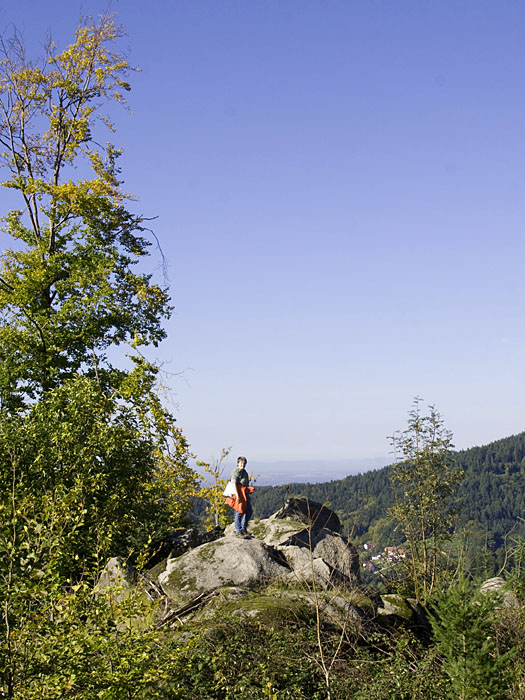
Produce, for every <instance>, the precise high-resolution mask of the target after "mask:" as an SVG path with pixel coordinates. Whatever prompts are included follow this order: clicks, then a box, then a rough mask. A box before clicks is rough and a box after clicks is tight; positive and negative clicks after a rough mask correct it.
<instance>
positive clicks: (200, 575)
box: [158, 537, 289, 602]
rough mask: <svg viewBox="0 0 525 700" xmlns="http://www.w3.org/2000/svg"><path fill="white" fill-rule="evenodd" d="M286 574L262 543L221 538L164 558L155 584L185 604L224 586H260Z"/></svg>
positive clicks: (282, 562) (276, 555)
mask: <svg viewBox="0 0 525 700" xmlns="http://www.w3.org/2000/svg"><path fill="white" fill-rule="evenodd" d="M288 571H289V569H288V566H287V564H286V561H285V560H284V559H283V558H282V557H281V556H280V555H279V553H278V552H276V551H275V550H274V549H272V548H271V547H268V546H267V545H265V544H264V543H263V542H259V541H258V540H256V539H252V540H244V539H239V538H235V537H223V538H221V539H219V540H216V541H215V542H210V543H207V544H203V545H201V546H200V547H197V548H196V549H193V550H191V551H189V552H187V553H186V554H183V555H182V556H181V557H178V558H176V559H168V560H167V564H166V569H165V571H163V572H162V573H160V574H159V577H158V581H159V584H160V585H161V586H162V589H163V590H164V592H165V593H166V594H167V595H168V596H169V597H170V598H173V599H174V600H176V601H179V602H185V601H187V600H191V599H192V598H194V597H195V596H196V595H198V594H200V593H208V592H211V591H214V590H216V589H218V588H222V587H224V586H242V587H248V588H249V587H253V586H256V585H261V584H264V583H267V582H268V581H271V580H272V579H279V578H282V577H283V574H284V573H288Z"/></svg>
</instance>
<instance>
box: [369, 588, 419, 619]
mask: <svg viewBox="0 0 525 700" xmlns="http://www.w3.org/2000/svg"><path fill="white" fill-rule="evenodd" d="M381 602H382V604H383V607H379V608H378V609H377V614H378V615H379V616H380V617H389V616H395V617H397V618H401V619H402V620H404V621H405V622H411V621H412V620H414V619H415V616H416V613H415V610H414V608H413V606H412V605H411V604H410V601H409V599H408V598H404V597H403V596H402V595H399V593H385V594H384V595H382V596H381Z"/></svg>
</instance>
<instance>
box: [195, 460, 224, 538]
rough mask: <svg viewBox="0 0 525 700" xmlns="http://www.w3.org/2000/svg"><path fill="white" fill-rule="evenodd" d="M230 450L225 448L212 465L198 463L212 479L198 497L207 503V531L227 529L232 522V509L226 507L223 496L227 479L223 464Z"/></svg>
mask: <svg viewBox="0 0 525 700" xmlns="http://www.w3.org/2000/svg"><path fill="white" fill-rule="evenodd" d="M230 450H231V447H223V448H222V450H221V456H220V457H219V458H218V459H216V460H215V461H214V462H213V463H212V464H210V463H209V462H203V461H198V462H197V466H199V467H201V468H202V469H204V473H205V474H209V476H210V477H211V480H210V483H208V484H206V485H205V486H202V487H201V488H200V489H199V492H198V497H199V498H202V499H203V500H204V501H205V502H206V513H205V516H204V524H205V525H206V529H207V530H212V529H213V528H214V527H226V526H227V525H229V523H230V522H231V508H230V507H229V506H227V505H226V503H225V502H224V496H223V493H224V489H225V488H226V479H224V477H223V476H222V473H223V462H224V460H225V459H226V457H227V456H228V455H229V454H230ZM204 479H206V477H204Z"/></svg>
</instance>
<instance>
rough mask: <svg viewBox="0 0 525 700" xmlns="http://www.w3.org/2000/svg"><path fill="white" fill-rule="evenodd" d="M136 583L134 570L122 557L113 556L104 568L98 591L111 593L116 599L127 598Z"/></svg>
mask: <svg viewBox="0 0 525 700" xmlns="http://www.w3.org/2000/svg"><path fill="white" fill-rule="evenodd" d="M134 583H135V580H134V575H133V571H132V570H131V569H130V568H129V567H128V566H127V565H126V563H125V562H124V561H123V560H122V559H121V558H120V557H112V558H111V559H110V560H109V561H108V563H107V564H106V566H105V567H104V568H103V569H102V572H101V574H100V576H99V579H98V582H97V591H98V592H102V591H105V592H106V593H111V596H112V597H113V598H114V599H115V600H118V601H120V600H123V599H124V598H127V597H128V595H129V593H130V590H131V589H132V588H133V585H134Z"/></svg>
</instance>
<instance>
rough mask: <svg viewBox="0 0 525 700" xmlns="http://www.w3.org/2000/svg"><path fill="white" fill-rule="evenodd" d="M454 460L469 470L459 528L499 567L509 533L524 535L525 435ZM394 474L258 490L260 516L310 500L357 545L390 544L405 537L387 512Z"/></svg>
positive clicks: (376, 472) (376, 473)
mask: <svg viewBox="0 0 525 700" xmlns="http://www.w3.org/2000/svg"><path fill="white" fill-rule="evenodd" d="M455 456H456V461H457V464H458V465H459V466H460V467H461V468H462V469H463V471H464V478H463V481H462V483H461V486H460V489H459V492H458V497H459V501H460V513H459V518H458V523H457V528H458V529H459V530H461V531H462V532H463V533H465V538H466V540H465V541H466V542H467V544H468V546H469V547H470V548H471V549H472V550H473V551H474V550H476V551H478V550H484V551H485V554H486V556H487V557H492V558H493V560H494V561H493V563H494V564H496V563H497V562H498V561H501V560H502V558H503V557H504V547H505V536H506V535H507V534H508V533H510V532H511V531H512V536H516V535H522V536H525V527H524V523H523V520H522V519H523V518H524V517H525V432H523V433H519V434H518V435H513V436H510V437H507V438H503V439H500V440H496V441H494V442H492V443H489V444H488V445H483V446H481V447H471V448H469V449H467V450H461V451H458V452H456V453H455ZM390 469H391V466H385V467H383V468H381V469H374V470H372V471H368V472H365V473H363V474H356V475H350V476H347V477H345V478H343V479H339V480H332V481H330V482H323V483H298V482H295V483H289V484H287V485H281V486H261V487H258V488H257V489H256V491H255V493H254V506H255V515H256V516H257V517H261V518H264V517H268V515H269V514H270V513H272V512H274V511H275V510H277V509H278V508H279V507H281V506H282V504H283V502H284V501H285V500H286V498H287V496H288V495H290V494H291V495H302V496H307V497H309V498H311V499H313V500H315V501H319V502H321V503H328V504H329V505H330V507H331V508H332V509H333V510H335V511H336V512H337V514H338V515H339V518H340V519H341V522H342V524H343V529H344V532H345V534H347V535H350V536H351V537H352V538H353V539H354V540H356V541H358V542H359V541H360V540H366V539H370V540H373V541H377V542H378V543H379V544H382V543H387V544H388V543H390V542H393V541H395V540H396V538H397V540H399V538H400V534H399V533H396V532H395V531H394V525H395V524H394V523H393V522H392V521H391V519H390V518H389V517H388V513H387V511H388V508H389V507H390V506H391V505H392V504H393V495H392V490H391V487H390V480H389V474H390Z"/></svg>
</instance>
